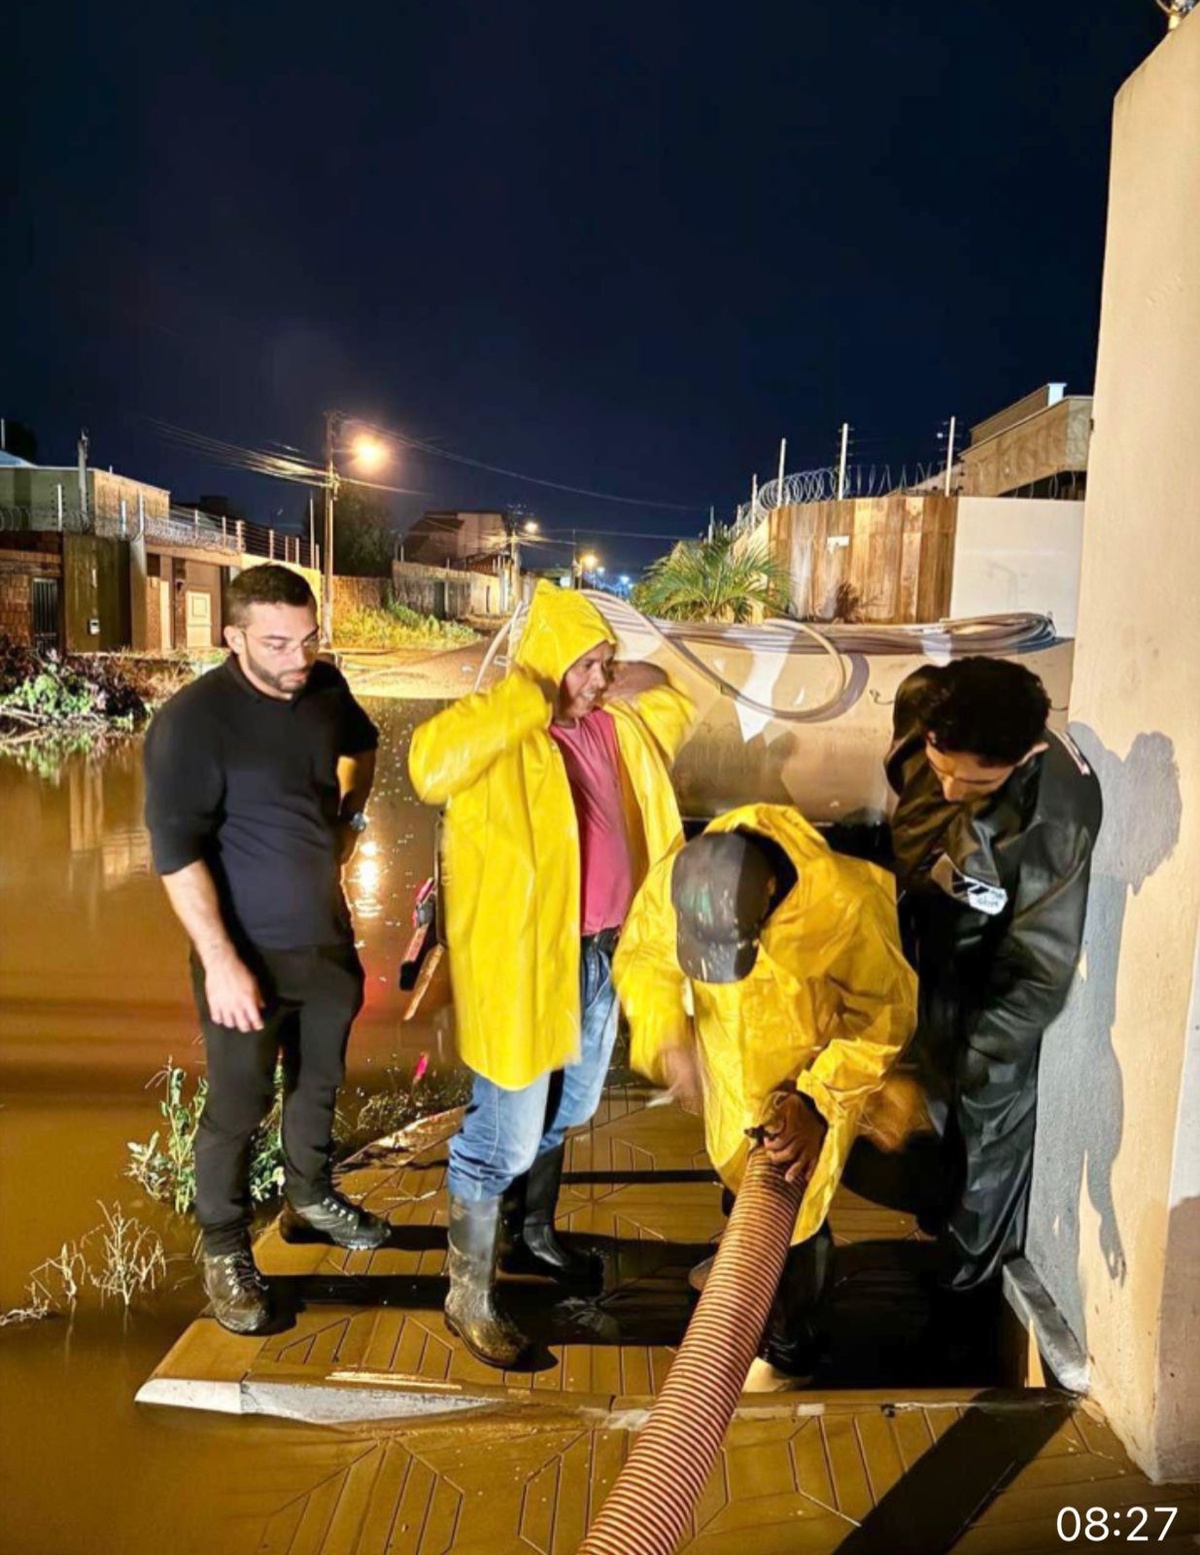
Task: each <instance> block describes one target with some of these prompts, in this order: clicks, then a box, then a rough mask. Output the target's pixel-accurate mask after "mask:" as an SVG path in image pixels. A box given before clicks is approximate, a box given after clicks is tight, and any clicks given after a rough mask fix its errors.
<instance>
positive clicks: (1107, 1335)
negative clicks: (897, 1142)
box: [1028, 11, 1200, 1479]
mask: <svg viewBox="0 0 1200 1555" xmlns="http://www.w3.org/2000/svg"><path fill="white" fill-rule="evenodd" d="M1197 384H1200V11H1198V12H1196V13H1194V14H1193V15H1192V16H1191V17H1189V18H1188V19H1187V20H1185V21H1184V22H1183V24H1182V25H1181V26H1180V27H1179V28H1178V29H1177V30H1176V31H1175V32H1172V33H1170V34H1169V35H1168V36H1167V37H1166V38H1165V40H1164V41H1163V43H1162V44H1161V45H1160V46H1159V47H1158V49H1156V50H1155V52H1154V54H1153V55H1152V56H1151V57H1150V59H1148V60H1147V61H1146V63H1145V64H1144V65H1143V66H1142V67H1141V69H1140V70H1139V71H1138V72H1137V73H1136V74H1135V75H1134V76H1132V77H1131V78H1130V80H1129V81H1128V82H1127V83H1126V84H1125V86H1124V87H1123V88H1122V90H1121V92H1120V94H1119V96H1118V98H1117V103H1116V112H1115V119H1114V128H1113V164H1112V176H1111V188H1110V206H1109V220H1108V236H1107V247H1106V253H1105V266H1104V291H1103V302H1102V310H1101V322H1100V350H1099V361H1098V368H1097V381H1096V399H1095V423H1096V424H1095V434H1094V437H1093V440H1092V448H1091V458H1090V470H1089V488H1088V498H1087V504H1086V515H1085V524H1084V547H1083V576H1082V587H1081V597H1080V612H1079V629H1078V634H1077V642H1076V660H1075V679H1074V689H1073V693H1072V698H1071V714H1072V729H1073V731H1074V732H1075V734H1076V737H1077V738H1078V740H1079V743H1080V745H1081V746H1082V747H1083V749H1084V750H1085V752H1086V753H1087V754H1088V755H1089V756H1090V758H1091V759H1092V761H1093V762H1094V764H1095V766H1096V769H1097V772H1098V774H1099V777H1100V781H1101V783H1102V785H1103V788H1104V798H1105V811H1106V814H1105V824H1104V831H1103V834H1102V837H1101V840H1100V845H1099V848H1098V850H1097V855H1096V860H1095V879H1094V885H1093V893H1092V902H1091V909H1090V912H1089V925H1088V932H1087V940H1086V960H1085V967H1084V974H1083V977H1082V979H1081V981H1080V983H1079V985H1078V987H1077V989H1076V993H1075V995H1074V997H1073V999H1072V1002H1071V1005H1070V1007H1069V1009H1068V1011H1067V1013H1066V1015H1065V1016H1064V1018H1063V1020H1062V1021H1060V1022H1059V1023H1058V1025H1057V1026H1056V1027H1055V1028H1054V1029H1053V1030H1052V1031H1051V1033H1050V1034H1049V1037H1048V1039H1047V1043H1046V1048H1045V1052H1044V1057H1043V1065H1042V1094H1041V1106H1040V1111H1039V1125H1038V1145H1037V1159H1036V1165H1035V1180H1034V1197H1033V1204H1032V1210H1031V1225H1030V1234H1029V1248H1028V1250H1029V1255H1030V1258H1031V1261H1032V1262H1033V1263H1034V1266H1035V1268H1036V1269H1037V1270H1038V1273H1039V1274H1040V1275H1041V1277H1042V1279H1043V1281H1044V1282H1045V1284H1046V1286H1047V1288H1048V1289H1049V1291H1050V1293H1051V1295H1052V1296H1053V1297H1054V1298H1055V1300H1056V1301H1057V1302H1058V1305H1059V1306H1060V1308H1061V1309H1062V1310H1063V1312H1064V1313H1065V1314H1066V1315H1067V1317H1068V1318H1069V1320H1070V1321H1071V1322H1072V1324H1073V1326H1074V1327H1075V1330H1076V1333H1077V1335H1078V1337H1079V1338H1080V1339H1081V1340H1082V1342H1083V1343H1084V1345H1085V1346H1086V1349H1087V1351H1088V1354H1089V1357H1090V1361H1091V1370H1092V1377H1093V1386H1094V1393H1095V1397H1096V1399H1097V1401H1098V1402H1099V1404H1100V1405H1101V1406H1102V1407H1103V1408H1104V1410H1105V1411H1106V1412H1107V1413H1108V1416H1109V1418H1110V1419H1111V1421H1112V1423H1113V1425H1114V1426H1115V1428H1116V1429H1117V1431H1118V1432H1119V1433H1120V1435H1121V1437H1122V1439H1123V1440H1124V1441H1125V1443H1126V1445H1127V1446H1128V1447H1129V1449H1130V1451H1131V1452H1132V1454H1133V1456H1134V1457H1135V1459H1136V1460H1137V1461H1138V1462H1139V1463H1140V1464H1141V1465H1142V1467H1143V1468H1145V1469H1146V1470H1147V1471H1148V1472H1149V1473H1151V1474H1152V1475H1154V1476H1156V1477H1158V1478H1174V1479H1185V1478H1193V1477H1196V1476H1198V1475H1200V1161H1198V1159H1197V1148H1198V1144H1197V1121H1198V1120H1197V1115H1198V1113H1200V1100H1198V1098H1197V1086H1198V1085H1200V1051H1198V1048H1200V1020H1198V1019H1197V1015H1198V1008H1197V945H1198V931H1200V609H1198V608H1197V599H1196V596H1197V584H1198V582H1200V458H1198V457H1197V441H1196V415H1197V401H1196V387H1197Z"/></svg>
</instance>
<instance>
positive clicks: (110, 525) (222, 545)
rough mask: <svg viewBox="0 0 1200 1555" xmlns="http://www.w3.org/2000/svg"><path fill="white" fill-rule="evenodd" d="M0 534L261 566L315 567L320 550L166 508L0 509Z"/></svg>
mask: <svg viewBox="0 0 1200 1555" xmlns="http://www.w3.org/2000/svg"><path fill="white" fill-rule="evenodd" d="M0 531H7V532H8V533H29V534H37V533H53V534H94V535H103V536H106V537H109V538H111V539H115V540H137V539H140V538H141V537H142V535H143V534H144V535H145V538H146V539H147V540H149V541H152V542H153V541H155V540H157V541H159V542H160V543H161V544H163V545H176V546H179V547H181V548H183V547H187V548H190V549H191V550H203V551H213V552H216V553H218V554H224V555H226V556H230V557H233V556H239V555H246V556H256V557H261V558H262V559H263V560H264V561H279V562H291V563H292V564H293V565H295V566H300V567H310V568H313V569H315V570H319V568H320V547H319V546H315V545H311V544H310V543H309V540H308V537H307V536H305V535H297V534H287V533H285V532H284V531H282V530H278V529H272V528H270V527H268V526H267V525H264V524H252V523H249V522H247V521H246V520H245V519H240V518H224V517H219V516H218V515H216V514H214V513H205V512H204V511H203V510H202V509H200V508H182V507H174V506H173V507H172V508H171V509H170V512H169V513H166V514H163V513H147V512H145V511H144V509H140V505H139V508H135V509H133V510H131V509H130V507H128V506H126V505H125V504H122V507H121V509H120V510H118V511H117V512H116V513H113V512H111V511H105V512H102V513H94V512H91V511H90V510H89V511H88V512H86V513H85V512H84V511H83V510H82V509H80V508H69V507H59V506H58V505H57V504H56V503H36V504H32V505H24V506H21V505H18V506H0Z"/></svg>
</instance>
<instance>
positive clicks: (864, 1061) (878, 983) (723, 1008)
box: [613, 805, 924, 1242]
mask: <svg viewBox="0 0 1200 1555" xmlns="http://www.w3.org/2000/svg"><path fill="white" fill-rule="evenodd" d="M739 828H742V829H744V830H747V831H754V832H758V833H760V834H761V835H763V836H766V837H770V838H771V839H772V840H773V841H775V842H776V843H778V844H779V846H780V847H781V848H783V850H784V851H785V852H786V854H787V855H788V857H789V858H790V859H791V861H792V863H793V864H794V866H795V868H796V874H797V877H798V878H797V883H796V885H795V887H794V888H793V889H792V890H791V891H790V892H789V893H788V895H787V896H786V897H785V898H784V900H783V901H782V902H781V903H780V904H779V906H778V907H777V908H776V909H775V911H774V912H773V913H772V914H771V917H770V919H769V920H768V922H767V926H766V928H765V930H764V931H763V936H762V940H761V943H760V945H759V952H758V958H757V960H756V962H755V964H754V967H753V969H752V971H751V972H750V974H749V976H748V977H746V978H744V979H742V981H741V982H737V983H726V984H716V983H699V982H697V983H690V982H689V980H688V979H687V978H686V977H685V976H684V974H683V972H682V971H681V970H680V968H679V962H678V959H677V957H676V951H675V930H676V920H675V909H674V907H673V906H672V904H671V866H672V863H673V860H672V859H669V858H668V859H665V860H663V861H662V862H661V863H659V864H658V865H657V866H656V867H655V868H654V869H653V870H652V871H651V872H650V875H649V877H648V878H647V880H646V883H645V885H644V886H643V887H642V890H641V892H640V893H639V895H638V897H637V899H636V901H635V902H634V904H633V907H632V908H631V909H630V912H629V917H628V919H627V920H626V924H625V929H624V931H623V933H622V936H621V943H620V945H619V946H618V947H617V954H616V960H615V964H614V968H613V974H614V981H615V983H616V987H617V992H618V994H619V996H620V999H621V1004H622V1007H623V1008H624V1011H625V1015H626V1017H627V1019H628V1021H629V1026H630V1032H631V1035H632V1053H631V1059H632V1063H633V1067H634V1068H635V1069H637V1070H638V1071H639V1072H640V1073H642V1074H645V1075H647V1076H649V1077H650V1078H652V1079H654V1080H655V1081H657V1082H658V1083H659V1084H664V1083H666V1076H665V1072H664V1070H663V1067H662V1058H663V1054H664V1053H665V1051H666V1050H667V1049H668V1048H671V1047H678V1046H681V1045H690V1044H694V1046H695V1048H696V1050H697V1055H698V1058H699V1066H700V1075H701V1085H702V1090H703V1096H704V1126H705V1136H706V1141H707V1145H708V1153H709V1156H710V1157H711V1159H712V1162H713V1165H714V1166H715V1167H716V1169H717V1171H718V1172H719V1173H720V1176H721V1179H722V1181H723V1182H724V1183H725V1184H726V1186H727V1187H729V1188H731V1189H733V1190H734V1191H735V1192H736V1190H737V1188H738V1185H739V1184H740V1182H741V1180H742V1174H743V1172H744V1170H745V1164H746V1155H747V1152H748V1150H749V1140H748V1139H747V1138H746V1135H745V1133H744V1130H745V1129H747V1128H753V1127H755V1126H756V1125H758V1124H761V1123H764V1122H766V1121H767V1120H768V1116H769V1098H770V1096H771V1093H772V1092H773V1091H775V1090H776V1089H778V1088H780V1087H782V1086H786V1085H788V1084H789V1083H790V1082H793V1081H794V1082H795V1086H796V1089H797V1090H799V1091H802V1092H803V1093H804V1094H805V1095H806V1096H808V1097H809V1098H810V1099H811V1100H812V1101H813V1102H814V1103H815V1105H816V1107H817V1109H818V1111H819V1112H820V1113H821V1116H822V1117H823V1118H824V1119H825V1121H826V1123H827V1124H828V1125H829V1127H828V1131H827V1132H826V1135H825V1142H824V1145H823V1146H822V1149H821V1155H820V1158H819V1160H818V1162H817V1165H816V1168H815V1170H814V1171H813V1174H812V1177H811V1178H810V1180H809V1184H808V1188H807V1191H806V1192H805V1195H804V1201H803V1203H802V1204H801V1207H800V1213H799V1215H798V1217H797V1220H796V1229H795V1234H794V1237H793V1240H794V1241H796V1242H802V1241H804V1240H805V1239H806V1238H807V1237H810V1236H811V1235H812V1234H813V1232H814V1231H816V1230H817V1229H818V1228H819V1227H820V1225H821V1222H822V1221H823V1220H824V1219H825V1216H826V1213H827V1211H828V1209H829V1204H830V1201H831V1199H832V1198H833V1194H834V1190H835V1189H836V1188H837V1185H838V1182H839V1180H840V1179H841V1175H842V1169H843V1168H844V1166H845V1164H846V1158H847V1156H848V1155H849V1154H850V1147H851V1146H852V1145H853V1143H854V1140H855V1137H856V1135H858V1134H859V1133H865V1134H867V1135H868V1136H870V1137H873V1138H875V1139H876V1140H877V1141H878V1142H879V1143H880V1144H883V1145H886V1146H889V1147H895V1146H896V1145H897V1144H899V1143H900V1142H901V1140H902V1139H903V1138H904V1137H905V1136H906V1135H907V1134H908V1133H909V1132H911V1130H912V1129H913V1128H914V1127H917V1126H922V1125H923V1123H924V1113H923V1107H922V1104H921V1101H920V1092H919V1090H918V1089H917V1087H916V1086H915V1084H913V1083H912V1082H911V1081H907V1080H901V1079H899V1077H893V1078H892V1079H891V1080H888V1079H887V1076H888V1071H889V1070H890V1069H891V1068H892V1066H893V1065H894V1064H895V1062H896V1060H897V1059H898V1058H899V1057H900V1055H901V1053H902V1052H903V1050H904V1047H905V1044H906V1043H907V1042H908V1040H909V1037H910V1036H911V1035H912V1031H913V1027H914V1025H915V1022H916V993H917V981H916V977H915V975H914V974H913V972H912V970H911V968H910V967H909V965H908V963H907V961H905V959H904V955H903V952H902V951H901V948H900V935H899V930H898V927H897V922H896V899H895V890H894V887H893V884H892V879H891V876H890V875H888V874H887V873H886V872H885V871H884V870H882V869H877V868H876V867H875V866H874V865H872V864H866V863H863V862H862V861H860V860H858V859H851V858H844V857H842V856H841V855H839V854H836V853H834V852H832V851H831V850H830V848H829V847H828V845H827V844H826V843H825V842H824V841H823V840H822V838H821V837H820V836H819V835H818V833H817V832H816V831H814V830H813V828H812V827H811V826H810V825H809V824H808V822H807V821H805V820H803V819H802V818H801V816H800V815H799V813H798V812H797V811H795V810H793V809H790V808H788V807H786V806H783V805H746V806H744V807H743V808H742V809H739V810H733V811H731V812H730V813H729V814H728V815H723V816H721V817H720V818H719V819H718V820H716V821H714V822H713V823H712V824H711V826H709V828H708V830H709V831H736V830H737V829H739Z"/></svg>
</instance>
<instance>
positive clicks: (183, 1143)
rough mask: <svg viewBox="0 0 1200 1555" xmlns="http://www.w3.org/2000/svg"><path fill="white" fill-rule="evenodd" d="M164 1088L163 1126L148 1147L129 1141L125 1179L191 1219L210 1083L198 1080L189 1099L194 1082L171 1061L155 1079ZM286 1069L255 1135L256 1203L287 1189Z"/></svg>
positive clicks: (253, 1175) (253, 1182) (252, 1191)
mask: <svg viewBox="0 0 1200 1555" xmlns="http://www.w3.org/2000/svg"><path fill="white" fill-rule="evenodd" d="M156 1082H157V1083H159V1084H161V1086H162V1088H163V1096H162V1099H161V1100H160V1102H159V1104H158V1110H159V1112H160V1113H161V1114H162V1119H163V1126H162V1128H161V1129H155V1131H154V1133H153V1134H151V1136H150V1138H149V1139H148V1140H147V1141H146V1142H145V1144H140V1143H138V1141H137V1140H133V1139H131V1140H130V1141H129V1156H130V1164H129V1166H128V1168H127V1172H126V1175H127V1176H129V1177H132V1178H133V1180H134V1181H135V1182H138V1183H140V1184H141V1185H142V1187H143V1188H145V1190H146V1192H147V1193H148V1194H149V1195H150V1197H151V1198H153V1199H158V1200H159V1201H160V1202H161V1203H163V1204H170V1205H171V1206H172V1208H174V1209H176V1210H178V1211H179V1213H180V1214H181V1215H182V1214H186V1213H187V1212H188V1211H189V1210H190V1209H191V1207H192V1205H193V1204H194V1203H195V1202H196V1130H197V1129H198V1128H199V1126H200V1114H201V1113H202V1112H203V1111H204V1099H205V1097H206V1096H207V1095H208V1081H207V1080H205V1079H203V1078H201V1079H199V1080H197V1081H196V1086H195V1089H194V1090H193V1091H192V1092H191V1094H190V1095H189V1093H188V1087H189V1084H190V1079H189V1076H188V1072H187V1070H186V1069H184V1068H182V1067H181V1066H180V1065H179V1064H176V1063H173V1062H172V1060H171V1059H169V1058H168V1059H167V1062H166V1066H165V1067H164V1068H163V1069H161V1070H160V1071H159V1073H158V1074H156V1075H155V1076H154V1079H153V1080H151V1082H150V1083H151V1085H153V1084H155V1083H156ZM282 1121H283V1070H282V1069H281V1068H277V1069H276V1070H275V1103H274V1105H273V1106H272V1108H271V1111H270V1113H269V1114H268V1115H267V1117H266V1118H265V1119H264V1121H263V1124H262V1126H261V1128H260V1129H259V1130H258V1133H257V1134H256V1135H255V1139H254V1148H253V1151H252V1154H251V1161H250V1196H251V1198H253V1200H254V1202H255V1203H256V1204H261V1203H264V1202H265V1201H266V1200H268V1199H272V1198H274V1197H275V1195H276V1194H277V1193H278V1192H279V1191H280V1189H281V1188H282V1187H283V1141H282V1139H281V1137H280V1128H281V1125H282Z"/></svg>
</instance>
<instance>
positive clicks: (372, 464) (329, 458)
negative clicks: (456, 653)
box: [321, 410, 390, 648]
mask: <svg viewBox="0 0 1200 1555" xmlns="http://www.w3.org/2000/svg"><path fill="white" fill-rule="evenodd" d="M352 419H353V418H352V417H349V416H347V415H346V414H345V413H344V412H343V411H340V410H327V411H326V412H325V556H324V566H323V567H322V569H321V575H322V576H321V643H322V646H323V647H326V648H332V646H333V504H334V502H335V501H336V499H337V494H338V487H339V486H340V485H341V482H342V477H341V476H340V475H339V474H338V472H337V467H336V465H335V464H334V454H335V453H348V454H349V455H350V457H351V459H353V460H354V461H355V463H356V464H357V465H358V466H359V467H360V469H361V470H362V472H363V474H364V475H370V474H372V473H374V471H376V470H378V469H379V468H380V466H381V465H383V464H385V463H386V462H387V459H388V457H389V454H390V450H389V448H388V445H387V443H386V442H384V441H383V439H382V438H379V437H376V436H374V435H373V434H372V433H370V432H360V433H359V434H358V436H357V437H355V438H354V440H353V442H351V443H350V445H349V447H347V448H341V449H339V448H338V447H337V432H338V428H339V427H341V426H343V425H344V424H345V423H346V422H347V421H350V420H352ZM347 479H350V480H351V481H352V480H353V476H349V477H347Z"/></svg>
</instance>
